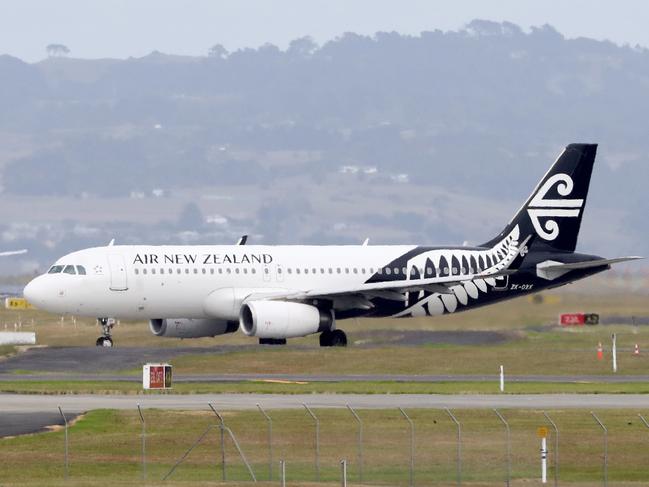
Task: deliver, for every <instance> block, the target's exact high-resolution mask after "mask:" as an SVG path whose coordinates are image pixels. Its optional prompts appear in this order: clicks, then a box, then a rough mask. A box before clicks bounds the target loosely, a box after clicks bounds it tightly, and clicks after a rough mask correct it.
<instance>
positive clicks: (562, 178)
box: [527, 173, 584, 240]
mask: <svg viewBox="0 0 649 487" xmlns="http://www.w3.org/2000/svg"><path fill="white" fill-rule="evenodd" d="M555 185H556V188H557V193H559V195H561V196H569V195H570V193H572V190H573V187H574V183H573V181H572V178H571V177H570V176H568V175H567V174H563V173H560V174H555V175H554V176H551V177H550V178H548V180H547V181H546V182H545V183H544V184H543V186H541V187H540V188H539V190H538V192H537V193H536V194H535V195H534V198H532V201H531V202H530V204H529V205H528V208H527V213H528V215H529V216H530V220H532V225H533V226H534V230H536V233H537V234H538V236H539V237H541V238H542V239H544V240H554V239H556V238H557V237H558V236H559V224H558V223H557V221H556V220H555V219H554V218H575V217H578V216H579V214H580V213H581V208H582V206H584V200H583V199H572V200H569V199H556V200H554V199H545V196H546V195H547V194H548V192H549V191H550V190H551V189H552V188H553V187H554V186H555ZM539 218H549V219H548V220H545V222H544V223H543V224H541V222H540V220H539Z"/></svg>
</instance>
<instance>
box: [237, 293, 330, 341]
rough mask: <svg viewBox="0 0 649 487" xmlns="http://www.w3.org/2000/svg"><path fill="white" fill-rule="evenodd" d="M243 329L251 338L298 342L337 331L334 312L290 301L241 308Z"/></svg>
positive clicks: (268, 302) (251, 302)
mask: <svg viewBox="0 0 649 487" xmlns="http://www.w3.org/2000/svg"><path fill="white" fill-rule="evenodd" d="M239 326H240V327H241V330H242V331H243V332H244V333H245V334H246V335H248V336H254V337H259V338H295V337H302V336H306V335H310V334H312V333H318V332H322V331H328V330H333V329H334V328H335V320H334V314H333V310H322V309H319V308H317V307H316V306H312V305H310V304H302V303H291V302H286V301H249V302H247V303H244V304H243V305H242V306H241V310H240V312H239Z"/></svg>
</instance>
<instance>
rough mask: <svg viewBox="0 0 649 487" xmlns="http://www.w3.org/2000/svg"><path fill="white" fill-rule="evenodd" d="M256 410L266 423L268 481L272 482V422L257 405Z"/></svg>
mask: <svg viewBox="0 0 649 487" xmlns="http://www.w3.org/2000/svg"><path fill="white" fill-rule="evenodd" d="M257 408H259V411H260V412H261V414H263V415H264V418H266V421H267V422H268V480H273V420H272V419H270V416H268V414H266V411H264V409H263V408H262V407H261V406H260V405H259V404H257Z"/></svg>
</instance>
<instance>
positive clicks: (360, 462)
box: [347, 404, 363, 484]
mask: <svg viewBox="0 0 649 487" xmlns="http://www.w3.org/2000/svg"><path fill="white" fill-rule="evenodd" d="M347 409H349V411H350V412H351V413H352V414H353V415H354V418H355V419H356V421H357V422H358V481H359V483H361V484H362V483H363V421H361V418H360V416H359V415H358V414H356V411H354V408H352V407H351V406H350V405H349V404H347Z"/></svg>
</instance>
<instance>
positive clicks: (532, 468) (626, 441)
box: [0, 409, 649, 487]
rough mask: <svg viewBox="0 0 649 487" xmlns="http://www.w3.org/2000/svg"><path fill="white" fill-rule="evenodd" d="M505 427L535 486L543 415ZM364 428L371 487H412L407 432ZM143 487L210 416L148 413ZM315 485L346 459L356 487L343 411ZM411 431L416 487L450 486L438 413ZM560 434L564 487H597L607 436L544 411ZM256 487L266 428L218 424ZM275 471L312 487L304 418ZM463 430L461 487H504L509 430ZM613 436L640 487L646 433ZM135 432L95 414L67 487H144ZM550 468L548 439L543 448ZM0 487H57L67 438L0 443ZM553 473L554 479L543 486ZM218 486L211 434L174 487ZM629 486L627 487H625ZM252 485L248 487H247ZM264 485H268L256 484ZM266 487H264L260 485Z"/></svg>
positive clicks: (76, 430)
mask: <svg viewBox="0 0 649 487" xmlns="http://www.w3.org/2000/svg"><path fill="white" fill-rule="evenodd" d="M501 412H502V414H503V415H504V416H505V417H506V418H507V420H508V422H509V424H510V426H511V438H512V449H511V451H512V477H513V479H514V482H513V484H512V485H526V486H530V485H537V484H540V482H539V481H538V471H539V452H538V448H539V439H538V438H537V436H536V430H537V428H538V427H539V426H543V425H546V424H547V422H546V421H545V419H544V418H543V416H542V414H541V412H540V411H534V410H503V411H501ZM358 413H359V415H360V417H361V418H362V420H363V426H364V435H363V459H364V462H363V474H364V484H366V485H377V484H382V485H407V482H408V465H409V462H410V457H409V430H408V424H407V422H406V421H405V420H404V418H403V417H402V416H401V415H400V414H399V412H398V411H396V410H360V411H358ZM144 414H145V418H146V420H147V437H146V438H147V476H148V479H149V482H148V484H150V485H159V484H160V479H161V478H162V477H163V476H164V475H165V474H166V473H167V472H168V471H169V469H170V468H171V466H172V465H173V463H174V462H175V460H176V459H178V458H180V457H181V455H182V454H183V453H184V452H185V451H186V450H187V449H188V448H189V447H190V446H191V445H192V444H193V443H194V441H195V440H196V439H198V437H199V436H200V435H201V434H202V433H203V432H204V431H205V430H206V429H207V428H208V427H209V426H210V425H214V424H215V417H214V415H213V414H212V413H211V412H203V411H191V412H190V411H162V410H146V411H145V412H144ZM315 414H316V415H317V416H318V418H319V420H320V476H321V479H322V480H323V481H325V482H329V483H332V484H333V483H338V485H340V484H339V472H340V466H339V462H340V460H341V459H343V458H344V459H347V461H348V464H349V470H348V478H349V481H350V482H351V483H358V476H359V461H358V446H357V431H358V430H357V424H356V423H355V421H354V419H353V417H352V416H351V414H350V413H349V412H348V411H346V410H341V409H318V410H315ZM408 414H409V416H410V417H411V418H412V420H413V421H414V424H415V430H416V436H415V438H416V440H415V484H416V485H418V486H419V485H438V486H439V485H453V483H454V481H455V472H456V463H455V460H456V457H455V454H456V429H455V426H454V424H453V423H452V422H451V421H450V419H449V417H448V416H447V415H446V413H445V412H444V411H440V410H409V411H408ZM550 414H551V416H552V418H553V419H554V421H555V422H556V424H557V425H558V427H559V430H560V433H561V443H560V448H561V455H560V460H561V464H560V479H561V485H574V486H581V487H586V486H594V485H598V483H599V482H601V480H600V479H601V468H602V459H601V455H602V451H603V450H602V448H603V443H602V432H601V430H600V429H599V427H598V425H597V424H596V423H595V421H594V419H593V418H592V417H591V416H590V414H589V412H588V411H580V410H569V411H551V412H550ZM223 415H224V418H225V422H226V424H227V425H228V427H229V428H230V429H231V430H232V431H233V433H234V435H235V436H236V438H237V440H238V442H239V444H240V446H241V448H242V450H243V452H244V453H245V455H246V457H247V459H248V460H249V461H250V463H251V465H252V467H253V470H254V472H255V473H256V475H257V477H258V478H259V479H260V480H262V481H265V480H267V479H268V472H269V466H268V462H269V457H268V443H267V441H268V437H267V423H266V422H265V420H264V418H263V417H262V416H261V414H259V413H258V412H256V411H237V412H228V411H226V412H223ZM270 415H271V417H272V420H273V466H274V469H275V472H274V475H275V477H274V480H275V485H276V481H277V471H276V465H277V461H278V460H279V459H285V460H286V464H287V480H288V483H289V485H304V486H308V485H316V484H314V482H313V480H314V478H315V468H314V460H315V449H314V423H313V421H312V420H311V419H310V417H309V416H308V415H307V414H306V412H304V411H299V410H293V411H288V410H273V411H271V412H270ZM455 415H456V417H457V418H458V420H459V421H460V422H461V423H462V465H463V467H462V476H463V483H465V484H466V485H471V486H473V487H478V486H483V487H486V486H492V485H502V483H503V478H504V475H505V443H504V438H505V435H504V430H503V427H502V424H501V423H500V422H499V420H498V418H497V417H496V416H495V414H494V413H493V412H491V411H485V410H458V411H455ZM598 416H599V417H600V418H601V419H602V421H603V422H604V423H605V424H606V426H607V428H608V430H609V465H608V467H609V483H610V485H616V486H619V485H645V484H646V479H647V478H648V477H649V464H648V463H647V462H646V451H647V450H646V445H647V443H648V441H649V430H647V429H646V428H645V427H644V426H643V425H642V424H641V422H640V420H639V419H638V417H637V416H636V414H635V413H634V412H632V411H606V410H605V411H600V412H598ZM140 431H141V424H140V420H139V417H138V416H137V412H136V411H113V410H97V411H92V412H90V413H88V414H86V415H84V416H83V417H82V418H81V419H79V420H78V421H77V422H76V423H75V424H74V426H72V427H71V428H70V432H69V438H70V440H69V441H70V480H69V483H66V484H65V485H141V484H142V482H141V481H140V480H139V479H140V475H141V470H140V461H141V456H140V451H141V450H140V448H141V436H140ZM548 445H549V449H550V458H549V464H550V466H552V465H553V462H554V457H553V455H554V438H553V437H552V436H551V437H550V438H549V442H548ZM226 459H227V477H228V480H229V481H230V482H231V483H230V482H229V483H228V485H243V483H246V481H247V480H248V476H247V472H246V471H245V469H244V467H243V464H242V462H241V460H240V459H239V457H238V454H237V452H236V450H235V449H234V446H233V444H232V442H231V441H230V440H228V441H227V442H226ZM0 472H2V474H1V476H2V479H1V480H0V482H2V485H3V486H4V485H43V484H47V485H58V484H61V485H63V484H64V482H63V475H64V471H63V432H62V431H60V430H59V431H56V432H51V433H45V434H38V435H28V436H23V437H17V438H8V439H3V440H0ZM552 474H553V471H552V469H550V479H551V478H552ZM221 475H222V470H221V466H220V447H219V434H218V430H217V429H212V430H211V431H210V432H209V433H208V435H207V436H206V438H205V441H204V442H203V443H201V444H200V445H199V446H198V447H197V448H196V449H195V450H193V451H192V452H191V454H190V455H189V456H188V457H187V459H186V461H185V462H184V463H182V464H181V465H180V466H179V467H178V469H177V470H176V471H175V473H174V474H173V476H172V477H171V482H169V485H186V483H189V482H200V483H201V485H203V484H206V485H207V483H208V482H214V483H216V482H217V481H218V480H219V479H220V478H221ZM627 483H628V484H627ZM247 485H249V484H247ZM262 485H264V484H263V483H262ZM266 485H270V484H266Z"/></svg>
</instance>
